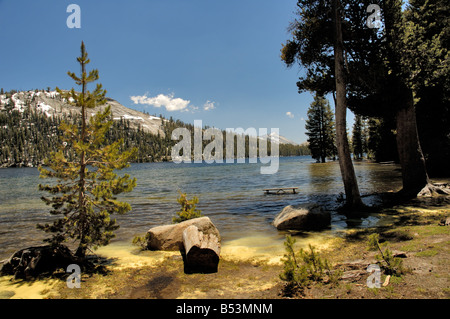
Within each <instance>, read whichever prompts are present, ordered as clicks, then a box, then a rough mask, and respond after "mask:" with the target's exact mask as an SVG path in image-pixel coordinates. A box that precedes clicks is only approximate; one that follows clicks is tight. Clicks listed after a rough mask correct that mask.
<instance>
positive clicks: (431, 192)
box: [417, 183, 450, 197]
mask: <svg viewBox="0 0 450 319" xmlns="http://www.w3.org/2000/svg"><path fill="white" fill-rule="evenodd" d="M439 195H450V186H449V185H448V184H431V183H428V184H427V185H426V186H425V187H424V188H422V190H421V191H420V192H419V193H418V194H417V197H434V196H439Z"/></svg>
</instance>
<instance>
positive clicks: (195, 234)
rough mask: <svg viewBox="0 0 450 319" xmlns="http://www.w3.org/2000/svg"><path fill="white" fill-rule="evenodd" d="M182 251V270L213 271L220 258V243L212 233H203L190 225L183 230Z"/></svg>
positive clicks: (193, 271) (190, 271) (191, 271)
mask: <svg viewBox="0 0 450 319" xmlns="http://www.w3.org/2000/svg"><path fill="white" fill-rule="evenodd" d="M183 246H184V252H182V255H183V260H184V272H185V273H187V274H191V273H214V272H217V269H218V265H219V259H220V257H219V256H220V243H219V239H218V238H217V236H216V235H214V234H206V235H205V234H204V233H203V232H201V231H199V229H198V228H197V226H194V225H191V226H189V227H187V228H186V229H185V230H184V231H183Z"/></svg>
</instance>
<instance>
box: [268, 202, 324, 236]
mask: <svg viewBox="0 0 450 319" xmlns="http://www.w3.org/2000/svg"><path fill="white" fill-rule="evenodd" d="M330 223H331V214H330V212H328V211H325V210H323V209H322V208H321V207H320V206H319V205H317V204H314V203H309V204H300V205H294V206H293V205H289V206H286V207H285V208H283V210H282V211H281V212H280V213H279V214H278V215H277V217H275V219H274V221H273V225H274V226H275V227H276V228H277V229H278V230H317V229H322V228H325V227H328V226H329V225H330Z"/></svg>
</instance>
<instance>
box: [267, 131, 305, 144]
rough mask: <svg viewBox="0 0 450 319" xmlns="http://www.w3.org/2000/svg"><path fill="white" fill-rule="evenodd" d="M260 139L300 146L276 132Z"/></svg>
mask: <svg viewBox="0 0 450 319" xmlns="http://www.w3.org/2000/svg"><path fill="white" fill-rule="evenodd" d="M260 138H262V139H268V140H270V141H271V142H272V143H278V144H291V145H299V144H298V143H295V142H294V141H291V140H290V139H288V138H286V137H284V136H282V135H279V134H277V133H276V132H272V133H270V134H266V135H263V136H261V137H260Z"/></svg>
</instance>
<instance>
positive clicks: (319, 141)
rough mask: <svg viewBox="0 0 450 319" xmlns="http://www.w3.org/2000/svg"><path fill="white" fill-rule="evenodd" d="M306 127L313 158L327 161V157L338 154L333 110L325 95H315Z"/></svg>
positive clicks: (323, 161)
mask: <svg viewBox="0 0 450 319" xmlns="http://www.w3.org/2000/svg"><path fill="white" fill-rule="evenodd" d="M305 128H306V135H308V143H309V145H308V146H309V149H310V150H311V155H312V158H314V159H315V160H317V161H318V162H319V161H320V162H322V163H325V160H326V158H327V157H331V156H335V155H336V146H335V143H334V141H335V133H334V121H333V111H331V107H330V103H329V102H328V100H327V99H326V98H325V97H324V96H322V95H318V94H316V95H315V97H314V101H313V102H312V103H311V106H310V107H309V109H308V118H307V120H306V125H305Z"/></svg>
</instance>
